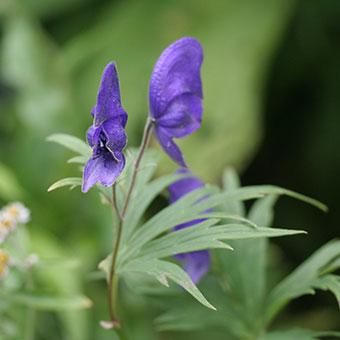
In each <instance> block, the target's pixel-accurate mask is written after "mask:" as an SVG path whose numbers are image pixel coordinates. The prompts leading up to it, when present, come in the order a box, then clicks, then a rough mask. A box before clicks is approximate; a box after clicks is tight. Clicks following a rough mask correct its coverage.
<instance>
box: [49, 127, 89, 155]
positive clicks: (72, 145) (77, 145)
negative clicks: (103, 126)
mask: <svg viewBox="0 0 340 340" xmlns="http://www.w3.org/2000/svg"><path fill="white" fill-rule="evenodd" d="M47 140H48V141H49V142H55V143H58V144H60V145H62V146H64V147H65V148H67V149H70V150H72V151H74V152H75V153H79V154H80V155H82V156H84V157H87V158H89V157H90V156H91V154H92V151H91V148H90V147H89V146H88V145H87V144H86V143H85V142H84V141H82V140H81V139H79V138H77V137H74V136H71V135H67V134H64V133H54V134H53V135H50V136H48V137H47ZM77 160H78V159H77Z"/></svg>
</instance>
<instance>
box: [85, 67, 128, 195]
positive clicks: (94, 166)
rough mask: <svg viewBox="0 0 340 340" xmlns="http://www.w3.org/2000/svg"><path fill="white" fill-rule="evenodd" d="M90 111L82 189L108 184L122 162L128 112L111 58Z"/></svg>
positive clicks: (123, 161)
mask: <svg viewBox="0 0 340 340" xmlns="http://www.w3.org/2000/svg"><path fill="white" fill-rule="evenodd" d="M91 114H92V116H93V125H92V126H91V127H90V128H89V130H88V131H87V141H88V143H89V145H90V146H91V148H92V150H93V154H92V156H91V158H90V159H89V160H88V162H87V163H86V165H85V169H84V174H83V186H82V191H83V192H87V191H88V190H89V189H90V188H91V187H92V186H94V185H95V184H96V183H97V182H98V183H101V184H102V185H105V186H111V185H112V184H113V183H114V182H115V180H116V179H117V177H118V176H119V175H120V174H121V172H122V171H123V169H124V166H125V157H124V154H123V149H124V148H125V145H126V139H127V138H126V134H125V130H124V128H125V126H126V122H127V113H126V112H125V110H124V109H123V108H122V106H121V100H120V90H119V81H118V74H117V70H116V65H115V63H113V62H111V63H109V64H108V65H107V66H106V67H105V69H104V72H103V75H102V79H101V82H100V86H99V91H98V95H97V103H96V105H95V106H94V108H93V109H92V112H91Z"/></svg>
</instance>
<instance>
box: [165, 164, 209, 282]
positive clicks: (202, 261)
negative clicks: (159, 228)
mask: <svg viewBox="0 0 340 340" xmlns="http://www.w3.org/2000/svg"><path fill="white" fill-rule="evenodd" d="M177 173H180V174H190V172H189V170H187V169H185V168H182V169H179V170H177ZM202 187H204V183H203V182H202V181H201V180H200V179H198V178H197V177H194V176H190V177H185V178H183V179H180V180H178V181H176V182H174V183H173V184H171V185H170V186H169V188H168V189H169V193H170V199H169V200H170V203H174V202H176V201H177V200H179V199H180V198H181V197H183V196H185V195H186V194H188V193H190V192H191V191H194V190H197V189H199V188H202ZM203 221H204V219H196V220H193V221H190V222H186V223H183V224H180V225H178V226H176V227H175V228H174V229H175V230H180V229H183V228H188V227H193V226H194V225H196V224H197V223H200V222H203ZM176 258H177V259H178V260H180V261H181V262H182V263H183V265H184V269H185V271H186V272H187V273H188V274H189V276H190V277H191V279H192V281H193V282H194V283H197V282H199V281H200V280H201V278H202V277H203V276H204V275H205V274H206V273H207V271H208V270H209V267H210V254H209V252H208V251H207V250H199V251H193V252H190V253H183V254H177V255H176Z"/></svg>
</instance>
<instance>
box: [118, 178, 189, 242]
mask: <svg viewBox="0 0 340 340" xmlns="http://www.w3.org/2000/svg"><path fill="white" fill-rule="evenodd" d="M181 177H183V176H181V175H176V174H173V175H167V176H163V177H160V178H157V179H155V180H154V181H152V182H151V183H148V184H147V185H146V186H144V188H143V190H139V192H137V194H136V195H135V197H133V198H132V200H131V204H130V207H129V208H128V210H127V212H126V216H125V222H124V229H123V236H122V237H123V242H124V240H127V239H128V238H129V237H130V235H131V234H132V233H133V232H134V230H135V228H136V227H137V225H138V223H139V222H140V220H141V219H142V217H143V215H144V213H145V211H146V209H147V208H148V206H149V205H150V203H151V202H152V201H153V200H154V199H155V198H156V197H157V195H159V194H160V193H161V192H162V191H163V190H164V189H165V188H166V187H168V186H169V185H170V184H171V183H173V182H175V181H176V180H178V179H179V178H181Z"/></svg>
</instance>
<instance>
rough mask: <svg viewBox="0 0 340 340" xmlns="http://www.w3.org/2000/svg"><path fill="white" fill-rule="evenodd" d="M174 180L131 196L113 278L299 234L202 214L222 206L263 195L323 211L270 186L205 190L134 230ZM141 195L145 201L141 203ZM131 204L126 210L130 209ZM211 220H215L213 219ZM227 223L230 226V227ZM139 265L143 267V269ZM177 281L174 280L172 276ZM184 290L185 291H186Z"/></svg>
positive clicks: (231, 216) (222, 215)
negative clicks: (245, 242)
mask: <svg viewBox="0 0 340 340" xmlns="http://www.w3.org/2000/svg"><path fill="white" fill-rule="evenodd" d="M175 179H176V178H175V177H170V176H169V177H167V178H161V179H158V180H155V181H153V182H151V183H149V184H146V185H145V189H144V190H140V191H139V192H138V191H137V194H135V196H134V199H135V202H134V203H135V204H136V203H137V202H138V204H137V207H136V209H137V214H136V215H135V216H134V214H133V212H134V211H131V215H129V216H128V219H127V220H126V221H129V223H127V222H126V221H125V222H126V224H124V227H123V230H124V229H125V228H128V229H126V230H127V231H124V232H125V233H126V234H125V236H124V237H123V242H122V245H121V249H120V252H119V254H118V261H117V271H118V272H119V273H124V272H125V273H128V272H129V270H130V269H129V268H132V267H130V264H131V263H133V264H134V266H133V267H134V268H135V267H136V265H135V263H136V261H137V263H138V271H139V272H141V273H142V272H144V273H147V272H148V271H147V270H146V268H149V263H153V261H162V262H161V263H163V262H164V261H163V260H161V259H163V258H166V257H169V256H173V255H175V254H178V253H183V252H190V251H196V250H202V249H212V248H227V249H230V248H231V247H230V246H229V245H228V244H225V243H224V242H223V241H226V240H235V239H249V238H264V237H276V236H284V235H293V234H298V233H302V231H299V230H286V229H279V228H266V227H262V226H260V227H258V226H257V225H256V224H255V223H253V222H250V221H249V220H248V219H246V218H244V217H241V216H237V215H235V214H227V213H225V212H221V211H217V212H211V213H206V211H209V210H210V209H212V208H215V207H219V206H221V205H223V204H227V203H228V202H232V203H234V202H235V201H236V202H242V201H244V200H249V199H254V198H258V197H263V196H267V195H273V194H274V195H280V194H281V195H282V194H285V195H289V196H292V197H295V198H299V199H301V200H304V201H306V202H308V203H311V204H313V205H316V206H318V207H319V208H321V209H325V207H324V206H323V205H322V204H321V203H320V202H318V201H315V200H313V199H310V198H308V197H305V196H303V195H300V194H296V193H294V192H292V191H289V190H285V189H282V188H279V187H275V186H254V187H244V188H235V189H233V190H231V191H230V192H219V191H218V189H217V188H215V187H209V186H206V187H205V188H202V189H198V190H195V191H194V192H192V193H190V194H188V195H186V196H185V197H183V198H182V199H181V200H178V201H177V202H175V203H174V204H172V205H170V206H168V207H167V208H165V209H163V210H162V211H160V212H159V213H157V214H156V215H154V216H153V217H152V218H151V219H150V220H148V221H146V222H145V223H144V224H143V225H142V226H141V227H139V228H138V229H136V226H137V225H138V224H140V219H141V217H142V215H143V213H144V211H145V209H146V208H147V206H148V204H149V203H150V202H151V201H152V200H153V199H154V198H155V197H156V195H157V194H158V193H159V192H160V191H161V190H162V189H163V188H164V187H165V185H169V183H171V182H172V181H174V180H175ZM148 185H149V187H148ZM145 194H146V197H144V195H145ZM202 197H205V199H204V200H202V199H201V198H202ZM274 201H275V200H273V199H271V200H268V202H269V208H271V206H272V204H273V202H274ZM135 204H134V205H131V206H134V207H135V206H136V205H135ZM267 205H268V203H266V204H264V205H263V206H260V207H259V210H261V209H262V210H263V211H265V209H266V206H267ZM261 213H262V212H259V213H258V215H259V216H260V215H261ZM214 215H216V217H220V218H218V219H214ZM267 215H268V216H269V215H270V214H268V213H266V214H265V216H267ZM203 217H204V218H208V219H207V220H206V221H204V222H202V223H200V224H198V225H196V226H195V228H186V229H183V230H180V231H177V232H170V233H169V234H167V233H168V232H169V231H172V229H173V228H174V227H175V226H176V225H179V224H181V223H185V222H188V221H192V220H195V219H200V218H201V219H202V218H203ZM220 219H222V220H223V223H222V224H221V223H220V224H218V223H219V220H220ZM233 219H234V221H233V222H231V221H232V220H233ZM235 220H238V221H239V222H240V223H235ZM258 220H259V221H260V222H266V221H267V220H268V218H267V217H266V218H263V219H262V221H261V219H260V218H259V217H258ZM242 222H243V223H242ZM130 223H131V225H129V224H130ZM164 233H165V234H164ZM130 235H131V236H130ZM110 261H111V260H110V257H109V258H107V259H106V261H104V264H105V263H106V265H103V266H102V267H104V268H105V267H107V264H108V263H110ZM144 263H145V264H146V265H144ZM156 263H158V262H156ZM160 268H163V267H160ZM160 271H161V269H159V271H157V273H158V274H157V275H158V277H160V276H159V275H160V274H159V273H160ZM250 272H251V268H250ZM178 275H180V274H179V273H178ZM165 276H166V275H165ZM183 280H184V279H183V278H182V280H177V281H176V282H177V283H179V284H181V283H183V282H184V281H183ZM184 288H185V289H186V287H184Z"/></svg>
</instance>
